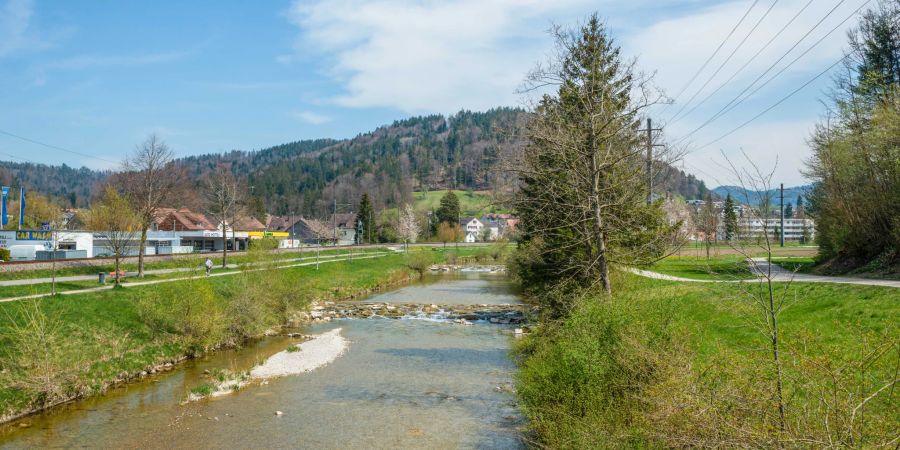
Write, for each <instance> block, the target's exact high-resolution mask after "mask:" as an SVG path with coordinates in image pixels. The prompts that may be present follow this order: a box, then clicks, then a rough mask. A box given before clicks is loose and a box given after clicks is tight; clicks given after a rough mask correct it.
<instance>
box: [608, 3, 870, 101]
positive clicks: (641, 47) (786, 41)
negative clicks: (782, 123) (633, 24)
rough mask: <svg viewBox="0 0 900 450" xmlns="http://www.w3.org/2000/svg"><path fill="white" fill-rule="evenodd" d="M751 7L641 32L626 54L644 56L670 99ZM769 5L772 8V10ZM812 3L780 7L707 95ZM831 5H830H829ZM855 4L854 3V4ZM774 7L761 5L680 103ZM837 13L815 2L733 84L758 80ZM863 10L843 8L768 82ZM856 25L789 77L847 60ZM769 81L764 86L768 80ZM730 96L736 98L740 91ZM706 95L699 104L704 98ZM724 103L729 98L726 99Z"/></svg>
mask: <svg viewBox="0 0 900 450" xmlns="http://www.w3.org/2000/svg"><path fill="white" fill-rule="evenodd" d="M750 3H751V2H750V1H747V0H742V1H737V2H731V3H725V4H721V5H715V6H712V7H709V8H705V9H702V10H699V11H696V12H693V13H691V14H688V15H683V16H679V17H675V18H671V19H666V20H662V21H659V22H656V23H654V24H651V25H649V26H647V27H646V28H643V29H641V30H637V31H636V32H635V33H634V34H633V35H631V36H629V37H628V38H627V39H626V40H625V42H626V45H625V47H626V48H625V50H627V51H628V52H630V53H632V54H635V55H637V56H639V58H640V63H641V65H642V66H643V67H647V68H650V69H655V70H657V71H658V72H657V78H656V79H657V82H658V83H659V84H660V85H661V86H662V87H664V88H666V90H667V91H668V93H669V94H670V96H675V95H677V94H678V92H679V91H680V89H681V88H682V87H683V86H684V85H685V83H687V82H688V80H689V79H690V78H691V76H693V75H694V73H695V72H696V70H697V69H698V68H700V67H701V66H702V64H703V63H704V61H706V59H707V58H708V57H709V56H710V55H711V54H713V52H714V51H715V49H716V47H717V46H718V45H719V44H720V43H721V42H722V40H723V39H724V38H725V37H726V36H727V35H728V32H729V31H730V30H731V29H732V27H734V25H735V24H736V23H737V22H738V20H739V19H740V17H741V16H742V15H743V14H744V13H745V12H746V11H747V9H748V7H749V6H750ZM767 3H768V4H767ZM806 3H807V0H787V1H780V2H778V3H777V4H775V6H774V7H773V8H772V11H771V12H770V13H769V14H768V16H766V17H765V19H764V20H763V21H762V22H760V24H759V27H758V28H757V29H756V30H755V31H754V32H753V33H752V34H751V35H750V36H749V38H748V39H747V40H746V42H745V43H744V44H743V46H742V47H741V48H740V49H739V50H738V51H737V52H736V53H735V55H734V56H733V57H732V59H731V60H730V61H729V62H728V63H727V65H726V66H724V68H723V69H722V70H721V71H720V72H719V73H718V74H717V75H716V77H715V78H713V79H712V81H711V82H710V83H709V85H708V86H707V87H706V89H705V90H704V91H703V93H708V92H712V91H713V90H714V89H715V88H716V87H718V85H719V84H720V83H722V82H724V81H725V80H727V79H728V78H729V77H730V76H731V75H732V74H733V73H735V71H736V70H737V69H738V68H740V67H741V66H742V65H743V64H744V62H746V61H748V60H749V59H750V58H751V57H752V56H753V55H754V54H755V53H756V52H757V51H759V50H760V49H761V48H763V46H764V45H765V44H766V42H767V41H768V40H769V39H770V38H771V37H772V36H774V35H775V34H776V33H778V31H779V30H780V29H781V28H782V27H783V26H784V25H785V24H787V23H788V21H790V20H791V18H792V17H793V16H794V15H795V14H797V12H798V11H800V10H801V8H802V7H803V6H804V5H805V4H806ZM826 3H827V4H826ZM848 3H849V2H848ZM769 5H771V2H760V3H759V4H758V5H757V6H756V7H755V8H754V9H753V10H752V11H751V13H750V14H749V15H748V16H747V18H746V19H745V20H744V22H743V23H742V24H741V26H740V27H739V28H738V29H737V30H736V31H735V33H734V34H733V35H732V36H731V38H730V39H729V40H728V42H727V43H726V44H725V45H724V46H723V47H722V49H721V50H720V51H719V52H718V54H717V55H716V57H715V58H714V59H713V60H712V61H711V62H710V63H709V65H708V66H707V68H706V70H704V72H703V73H702V74H701V75H700V76H699V77H698V78H697V79H696V81H695V82H694V83H693V84H692V85H691V87H690V88H689V89H687V91H685V94H684V95H683V96H682V97H681V98H680V99H679V100H680V101H682V102H684V101H686V100H688V99H689V98H690V96H692V95H693V93H694V92H695V90H696V89H698V88H699V87H700V86H702V85H703V83H705V82H706V80H707V79H708V77H709V76H710V75H712V74H713V73H714V71H715V70H716V69H717V68H718V67H719V65H720V64H721V63H723V62H724V61H725V60H726V58H727V57H728V56H729V55H730V54H731V52H732V51H733V50H734V49H736V48H737V45H738V44H739V42H740V41H741V40H742V39H743V38H744V37H745V36H746V35H747V33H748V32H749V31H750V29H751V28H752V27H753V26H754V25H755V24H756V23H757V21H758V19H759V18H760V17H762V15H763V14H764V12H765V10H766V9H767V8H768V6H769ZM832 7H834V3H833V2H825V3H823V2H813V3H812V4H811V5H810V6H809V7H808V8H807V9H806V10H805V11H803V13H802V14H800V15H799V16H798V17H797V19H796V20H795V21H794V22H793V23H792V24H791V25H790V26H789V27H788V28H787V29H786V30H785V31H784V32H783V33H782V34H781V35H780V36H779V37H778V38H777V39H776V40H775V41H773V43H772V44H771V45H770V46H768V47H767V48H766V50H765V51H763V52H762V53H761V54H760V55H759V56H757V57H756V58H755V59H754V60H753V62H752V63H751V64H750V65H748V66H747V68H746V69H744V70H743V71H742V72H741V73H740V74H739V75H738V76H737V77H736V78H735V79H734V81H732V82H731V83H730V84H731V85H733V86H735V87H740V89H738V90H737V92H740V90H742V89H743V87H744V86H746V85H747V84H749V83H750V81H752V80H753V79H755V78H756V77H757V76H758V75H759V74H761V73H763V72H764V71H765V69H766V68H767V67H768V66H769V65H770V64H772V63H773V62H775V61H776V60H778V58H779V57H781V56H782V55H783V54H784V53H785V52H787V51H788V49H790V48H791V46H792V45H794V44H795V43H796V42H797V41H799V40H800V39H801V37H803V35H804V34H805V33H807V32H808V31H809V30H811V29H812V28H813V27H814V26H815V24H816V22H817V21H818V20H820V19H822V18H823V17H824V16H825V15H826V14H827V13H828V11H829V10H831V9H832ZM857 7H859V4H858V3H855V4H843V5H841V6H840V7H838V8H837V9H836V10H835V11H834V12H833V13H832V14H831V15H830V16H828V18H827V19H826V20H825V21H824V22H823V23H822V24H821V25H819V26H818V27H817V28H816V29H815V31H813V32H812V33H811V34H810V35H809V36H807V37H806V38H805V39H804V40H803V42H802V43H801V44H800V45H799V46H797V47H796V48H795V49H794V50H793V51H792V52H791V53H790V54H789V55H788V56H787V57H785V58H784V59H783V60H781V62H780V63H779V64H778V65H777V66H776V67H775V69H774V70H773V71H772V72H770V73H769V74H768V75H766V77H769V76H771V75H773V74H774V73H776V72H777V71H778V70H779V69H780V68H781V67H784V66H785V65H786V64H787V63H789V62H790V61H792V60H793V59H794V58H795V57H796V56H799V55H800V54H801V53H802V52H803V51H805V50H806V49H807V48H808V47H810V46H811V45H812V44H813V43H815V42H816V41H818V40H819V39H820V38H822V37H823V36H825V35H826V34H827V33H828V32H829V31H830V30H831V29H832V28H834V27H836V26H837V25H838V24H839V23H840V22H841V21H842V20H844V19H845V18H847V16H848V15H850V14H851V13H852V12H853V11H854V10H855V9H856V8H857ZM855 23H856V21H855V20H853V19H851V20H849V21H847V23H845V24H844V25H843V26H842V27H839V28H838V29H837V30H836V31H835V32H833V33H831V34H830V35H828V37H826V38H825V39H824V40H823V41H822V42H821V43H820V44H818V45H817V46H816V47H815V48H814V49H813V50H811V51H810V52H809V53H808V54H807V55H806V56H804V57H803V58H801V59H800V60H798V61H797V63H796V64H795V65H794V66H792V67H791V69H789V70H788V71H787V73H788V74H790V73H796V72H801V73H809V72H818V71H819V70H821V69H822V68H824V67H827V66H828V65H830V64H831V63H833V62H834V61H836V60H837V59H838V58H839V57H840V56H841V48H842V46H843V45H844V44H845V42H846V35H845V33H843V32H842V29H846V28H848V27H850V26H852V25H854V24H855ZM765 79H766V78H764V79H763V80H765ZM726 92H728V93H731V95H732V96H733V95H734V94H736V93H737V92H735V91H734V89H731V90H730V91H729V90H728V89H726ZM703 96H704V95H703V94H701V95H700V96H698V97H697V100H698V101H699V100H700V99H702V98H703ZM723 97H727V96H724V95H723Z"/></svg>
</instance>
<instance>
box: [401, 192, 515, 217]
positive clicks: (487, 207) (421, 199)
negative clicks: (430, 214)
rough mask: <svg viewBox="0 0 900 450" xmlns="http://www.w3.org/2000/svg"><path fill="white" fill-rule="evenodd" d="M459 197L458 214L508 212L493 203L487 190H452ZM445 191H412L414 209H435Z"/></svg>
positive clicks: (470, 215)
mask: <svg viewBox="0 0 900 450" xmlns="http://www.w3.org/2000/svg"><path fill="white" fill-rule="evenodd" d="M454 192H455V193H456V196H457V197H458V198H459V209H460V214H461V215H463V216H467V217H481V216H482V215H483V214H488V213H504V212H508V211H506V210H505V209H503V208H502V207H500V206H499V205H493V204H492V200H491V195H490V192H488V191H454ZM446 193H447V191H445V190H443V191H428V192H414V193H413V196H414V197H415V200H416V204H415V209H416V210H420V211H432V210H437V209H438V207H439V206H440V204H441V197H443V196H444V194H446Z"/></svg>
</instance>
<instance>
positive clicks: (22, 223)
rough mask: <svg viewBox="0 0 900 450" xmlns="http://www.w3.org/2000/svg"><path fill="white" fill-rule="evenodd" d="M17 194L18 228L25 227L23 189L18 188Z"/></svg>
mask: <svg viewBox="0 0 900 450" xmlns="http://www.w3.org/2000/svg"><path fill="white" fill-rule="evenodd" d="M19 193H20V194H21V195H20V197H19V227H23V226H25V188H20V190H19Z"/></svg>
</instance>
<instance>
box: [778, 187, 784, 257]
mask: <svg viewBox="0 0 900 450" xmlns="http://www.w3.org/2000/svg"><path fill="white" fill-rule="evenodd" d="M778 234H780V236H779V239H780V241H781V246H782V247H784V183H781V231H780V232H779V233H778Z"/></svg>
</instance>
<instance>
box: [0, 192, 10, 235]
mask: <svg viewBox="0 0 900 450" xmlns="http://www.w3.org/2000/svg"><path fill="white" fill-rule="evenodd" d="M8 195H9V186H3V187H0V226H4V225H6V224H7V223H9V217H8V216H7V214H6V197H7V196H8Z"/></svg>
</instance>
